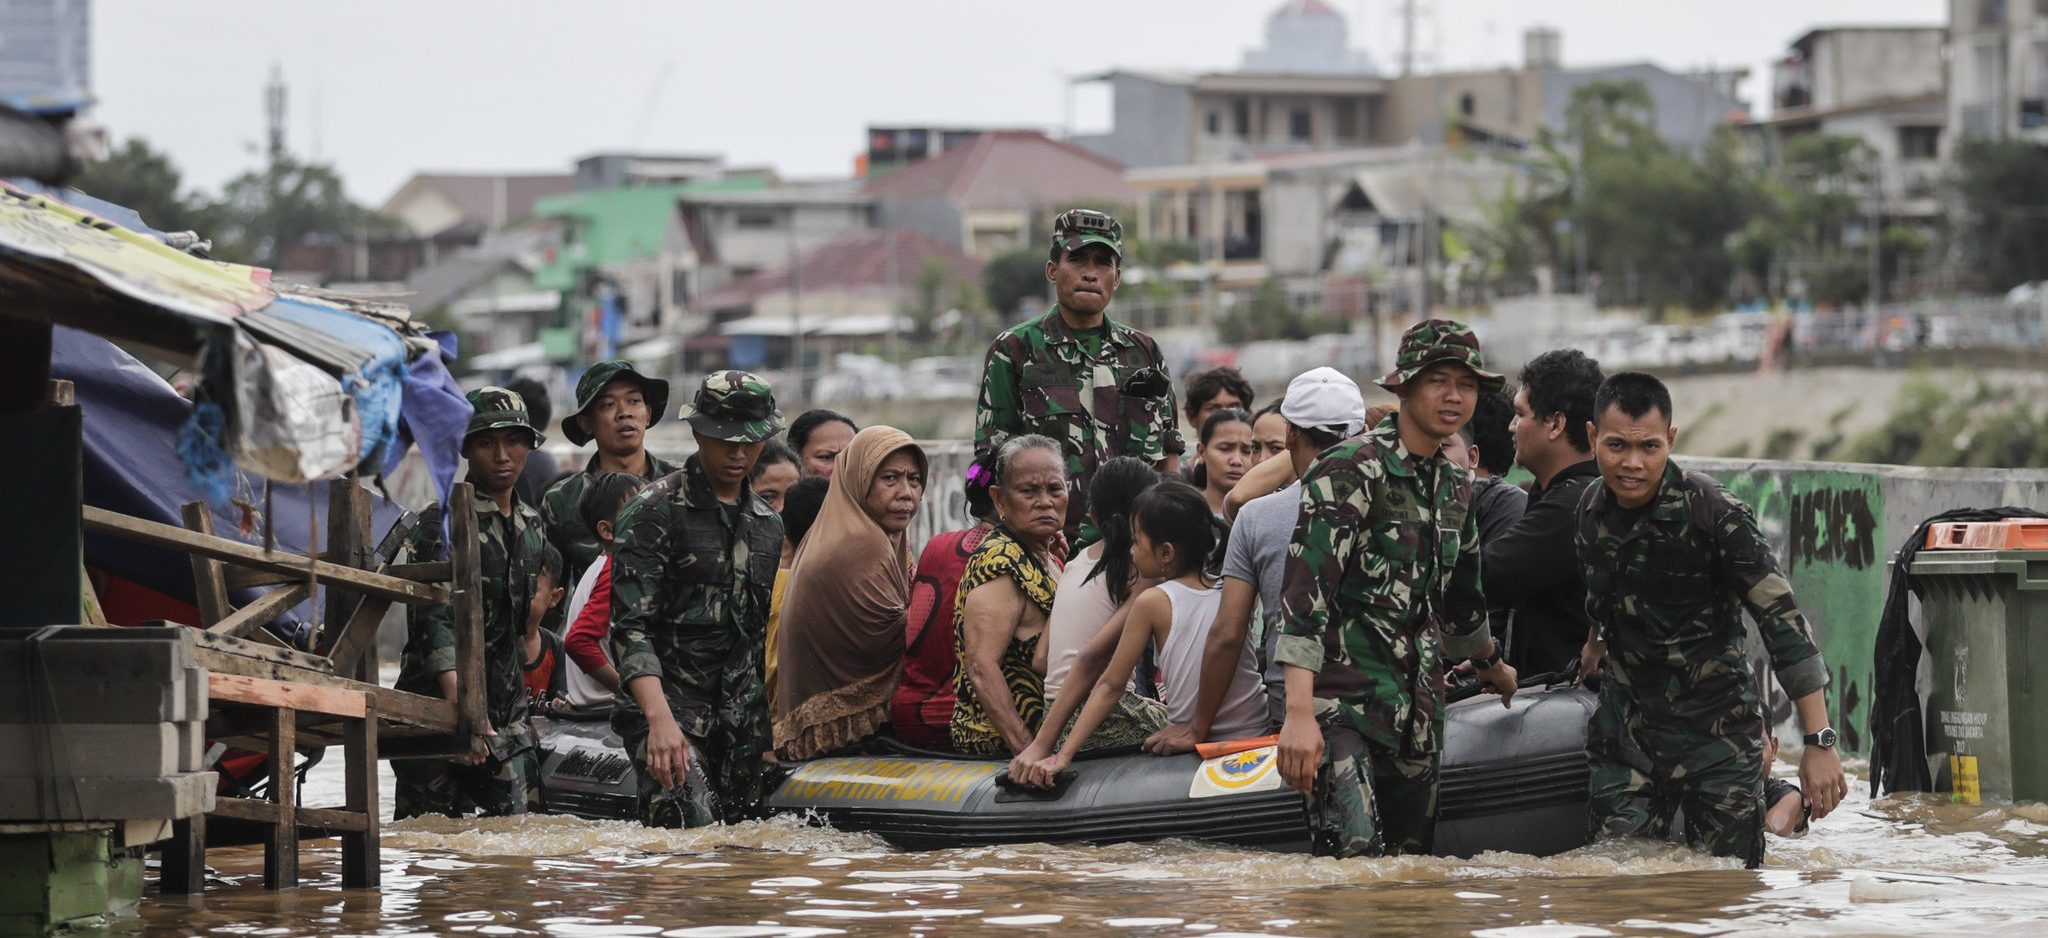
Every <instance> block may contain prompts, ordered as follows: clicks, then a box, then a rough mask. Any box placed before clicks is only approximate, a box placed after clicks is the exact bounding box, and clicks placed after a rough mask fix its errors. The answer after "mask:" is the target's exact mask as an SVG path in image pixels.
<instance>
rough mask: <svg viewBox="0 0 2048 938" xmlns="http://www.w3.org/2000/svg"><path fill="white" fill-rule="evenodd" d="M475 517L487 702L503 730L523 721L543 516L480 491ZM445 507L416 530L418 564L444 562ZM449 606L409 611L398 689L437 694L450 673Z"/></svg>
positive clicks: (414, 556) (494, 722)
mask: <svg viewBox="0 0 2048 938" xmlns="http://www.w3.org/2000/svg"><path fill="white" fill-rule="evenodd" d="M470 508H471V510H473V511H475V512H476V533H477V559H478V561H479V562H480V563H479V565H480V566H481V568H482V570H481V578H482V581H483V597H482V604H483V622H484V700H485V706H486V708H487V709H488V711H489V713H490V717H491V726H493V727H495V728H499V729H503V728H505V727H508V726H516V725H518V724H519V723H520V722H521V721H523V720H525V719H526V700H527V694H526V680H525V661H526V649H525V644H524V640H525V636H526V614H527V610H528V609H529V607H530V604H531V603H532V600H533V593H534V588H535V586H536V583H535V581H536V580H537V579H538V578H539V576H540V555H541V547H542V544H543V534H542V528H541V520H540V514H539V513H538V512H536V511H534V510H533V509H532V508H530V507H528V506H527V505H526V504H525V503H523V502H520V501H518V500H516V499H515V500H514V501H513V503H512V513H511V514H510V515H505V514H500V513H499V512H498V505H497V503H496V502H493V501H491V499H490V497H489V496H486V495H483V494H482V493H481V492H479V493H478V494H477V495H476V497H475V498H474V500H473V503H472V504H471V506H470ZM442 514H443V509H442V508H441V506H439V505H435V506H434V507H432V508H429V509H428V510H427V513H426V515H425V516H424V517H423V518H422V519H421V523H420V526H419V527H417V528H415V529H413V536H412V540H411V541H409V542H408V544H407V546H408V549H409V551H410V554H411V557H412V559H413V560H415V561H427V560H446V559H448V548H447V545H446V544H445V543H444V542H443V540H444V539H443V534H442V531H443V524H442V522H441V516H442ZM453 612H454V609H453V604H450V603H442V604H441V605H438V606H414V607H412V608H411V609H410V610H409V611H408V612H407V615H406V640H405V652H404V657H403V659H402V661H401V664H400V666H399V671H398V684H397V687H398V689H399V690H403V691H409V692H411V693H415V694H423V695H426V696H429V697H439V696H441V685H440V675H441V672H443V671H453V670H455V625H454V615H453Z"/></svg>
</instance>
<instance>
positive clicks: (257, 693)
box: [207, 672, 364, 717]
mask: <svg viewBox="0 0 2048 938" xmlns="http://www.w3.org/2000/svg"><path fill="white" fill-rule="evenodd" d="M207 692H208V693H209V694H210V695H211V696H212V698H213V700H214V701H215V702H217V703H218V702H227V703H239V704H253V705H255V706H259V707H282V708H286V709H291V710H305V711H308V712H311V713H327V714H332V715H334V716H342V717H361V716H362V715H363V711H364V694H363V693H362V692H361V691H351V690H340V689H337V688H332V687H316V686H313V685H311V684H293V683H288V682H285V681H278V680H272V679H269V678H260V677H244V676H242V675H239V674H222V673H219V672H214V673H212V674H209V675H207Z"/></svg>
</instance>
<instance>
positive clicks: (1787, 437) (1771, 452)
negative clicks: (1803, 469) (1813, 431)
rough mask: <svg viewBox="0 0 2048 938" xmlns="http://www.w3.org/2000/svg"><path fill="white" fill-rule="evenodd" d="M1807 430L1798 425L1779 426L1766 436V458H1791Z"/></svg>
mask: <svg viewBox="0 0 2048 938" xmlns="http://www.w3.org/2000/svg"><path fill="white" fill-rule="evenodd" d="M1805 437H1806V432H1805V431H1804V430H1801V429H1799V428H1797V427H1778V428H1776V429H1773V430H1772V431H1771V432H1770V434H1769V435H1768V436H1765V437H1764V458H1765V459H1791V458H1792V457H1793V455H1794V454H1795V453H1796V452H1797V450H1798V449H1799V441H1800V440H1802V439H1804V438H1805Z"/></svg>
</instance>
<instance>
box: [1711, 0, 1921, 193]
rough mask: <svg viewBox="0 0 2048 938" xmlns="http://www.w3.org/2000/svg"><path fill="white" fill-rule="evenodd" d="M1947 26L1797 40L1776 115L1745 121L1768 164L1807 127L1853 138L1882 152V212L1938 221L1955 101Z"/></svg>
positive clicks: (1776, 69) (1779, 73) (1781, 81)
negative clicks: (1948, 83)
mask: <svg viewBox="0 0 2048 938" xmlns="http://www.w3.org/2000/svg"><path fill="white" fill-rule="evenodd" d="M1946 33H1947V30H1946V29H1945V28H1944V27H1941V26H1842V27H1828V28H1822V29H1814V30H1810V31H1808V32H1806V33H1805V34H1804V35H1801V36H1800V37H1799V38H1798V39H1795V40H1793V42H1792V46H1791V48H1790V49H1788V50H1787V51H1786V53H1785V55H1784V56H1783V57H1782V58H1781V59H1779V60H1778V62H1777V63H1776V64H1774V65H1773V66H1772V70H1771V113H1770V115H1769V116H1768V117H1764V118H1759V119H1757V120H1754V121H1750V122H1748V123H1746V124H1744V125H1742V126H1741V130H1742V133H1743V136H1744V138H1745V141H1746V142H1747V143H1748V145H1749V147H1750V149H1751V152H1752V153H1753V154H1754V155H1755V156H1756V158H1757V159H1759V160H1760V161H1762V162H1764V163H1766V164H1771V163H1775V162H1776V161H1778V160H1779V159H1781V158H1782V157H1783V154H1784V151H1785V148H1786V147H1787V146H1788V145H1789V144H1790V143H1791V141H1792V140H1794V139H1796V138H1797V137H1799V136H1801V135H1804V134H1814V133H1820V134H1830V135H1837V136H1850V137H1855V138H1857V139H1859V140H1861V141H1863V143H1864V145H1865V146H1866V147H1868V148H1869V150H1870V153H1871V154H1872V155H1873V157H1875V160H1876V162H1875V165H1874V167H1873V168H1874V169H1875V170H1876V171H1877V173H1878V178H1879V191H1880V193H1881V198H1882V205H1881V212H1882V214H1883V215H1884V217H1886V218H1888V219H1901V220H1914V221H1920V222H1931V221H1932V220H1933V219H1934V218H1935V217H1936V216H1938V215H1940V213H1941V204H1940V201H1939V199H1938V197H1937V189H1938V187H1939V184H1940V179H1941V176H1940V173H1941V167H1940V162H1939V159H1938V158H1939V155H1940V150H1941V146H1942V136H1943V130H1944V126H1945V124H1946V123H1947V114H1946V110H1947V105H1946V94H1945V88H1944V84H1945V81H1944V70H1945V66H1944V63H1943V47H1944V45H1945V44H1946V39H1947V36H1946Z"/></svg>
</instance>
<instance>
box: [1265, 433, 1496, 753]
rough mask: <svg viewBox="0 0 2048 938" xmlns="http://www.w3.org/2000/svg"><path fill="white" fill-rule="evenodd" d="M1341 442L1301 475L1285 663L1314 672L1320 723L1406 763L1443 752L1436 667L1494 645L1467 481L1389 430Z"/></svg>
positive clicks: (1285, 590)
mask: <svg viewBox="0 0 2048 938" xmlns="http://www.w3.org/2000/svg"><path fill="white" fill-rule="evenodd" d="M1398 419H1399V418H1398V417H1388V418H1387V419H1386V420H1384V421H1382V422H1381V423H1380V425H1379V426H1377V427H1374V428H1373V429H1371V430H1369V431H1367V432H1366V433H1365V434H1363V435H1361V436H1356V437H1353V438H1351V439H1350V440H1347V441H1345V442H1343V443H1340V444H1338V445H1336V446H1334V447H1331V448H1330V449H1329V450H1327V451H1325V452H1324V453H1323V454H1322V455H1321V456H1319V457H1317V458H1316V461H1315V463H1314V464H1313V465H1311V466H1310V467H1309V470H1308V474H1307V475H1306V476H1304V477H1303V478H1302V483H1301V484H1302V489H1301V517H1300V520H1298V521H1297V522H1296V523H1295V527H1294V541H1293V543H1292V544H1291V545H1290V546H1289V547H1288V551H1287V565H1286V568H1285V573H1284V574H1283V576H1282V586H1281V608H1282V617H1283V618H1282V624H1281V629H1282V633H1281V636H1280V638H1279V640H1278V641H1277V642H1276V643H1275V646H1274V658H1275V659H1276V660H1278V661H1279V662H1280V663H1281V664H1285V665H1293V666H1295V667H1300V668H1307V669H1309V670H1310V671H1314V672H1316V682H1315V695H1316V698H1317V704H1316V706H1317V710H1318V712H1319V713H1321V712H1323V711H1325V710H1328V709H1330V708H1331V707H1334V709H1335V711H1336V712H1335V717H1334V718H1335V719H1336V720H1338V721H1340V722H1343V723H1346V724H1349V725H1350V726H1352V727H1354V728H1355V729H1357V731H1358V732H1359V734H1360V735H1361V736H1363V737H1365V738H1366V739H1367V740H1368V741H1370V742H1373V743H1376V744H1378V745H1380V746H1384V747H1386V748H1388V749H1393V750H1396V751H1399V752H1403V753H1410V754H1421V753H1429V752H1435V751H1436V750H1437V748H1438V746H1439V745H1440V740H1439V738H1438V737H1439V731H1440V728H1441V723H1442V719H1441V711H1442V702H1443V701H1442V696H1443V694H1442V690H1441V687H1440V685H1439V684H1438V683H1437V679H1438V670H1439V661H1440V660H1441V659H1442V658H1443V657H1446V656H1449V657H1456V658H1468V657H1472V656H1474V655H1478V654H1482V653H1484V652H1485V651H1486V650H1487V647H1488V646H1489V645H1490V644H1491V643H1492V639H1493V635H1492V631H1491V630H1490V629H1489V628H1488V626H1487V624H1486V601H1485V599H1484V598H1483V597H1482V596H1481V595H1480V592H1479V564H1480V560H1479V535H1478V521H1477V520H1476V519H1475V518H1474V517H1473V514H1472V511H1471V507H1470V504H1471V498H1472V478H1471V476H1470V475H1468V474H1466V472H1465V470H1463V469H1460V468H1458V467H1457V466H1456V465H1454V464H1452V463H1451V462H1450V460H1447V459H1445V458H1443V456H1442V455H1441V454H1438V453H1432V454H1430V455H1428V456H1417V455H1415V454H1413V453H1410V452H1408V449H1407V447H1406V446H1404V445H1403V444H1402V442H1401V434H1400V430H1399V429H1398V425H1397V423H1396V421H1397V420H1398Z"/></svg>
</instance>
